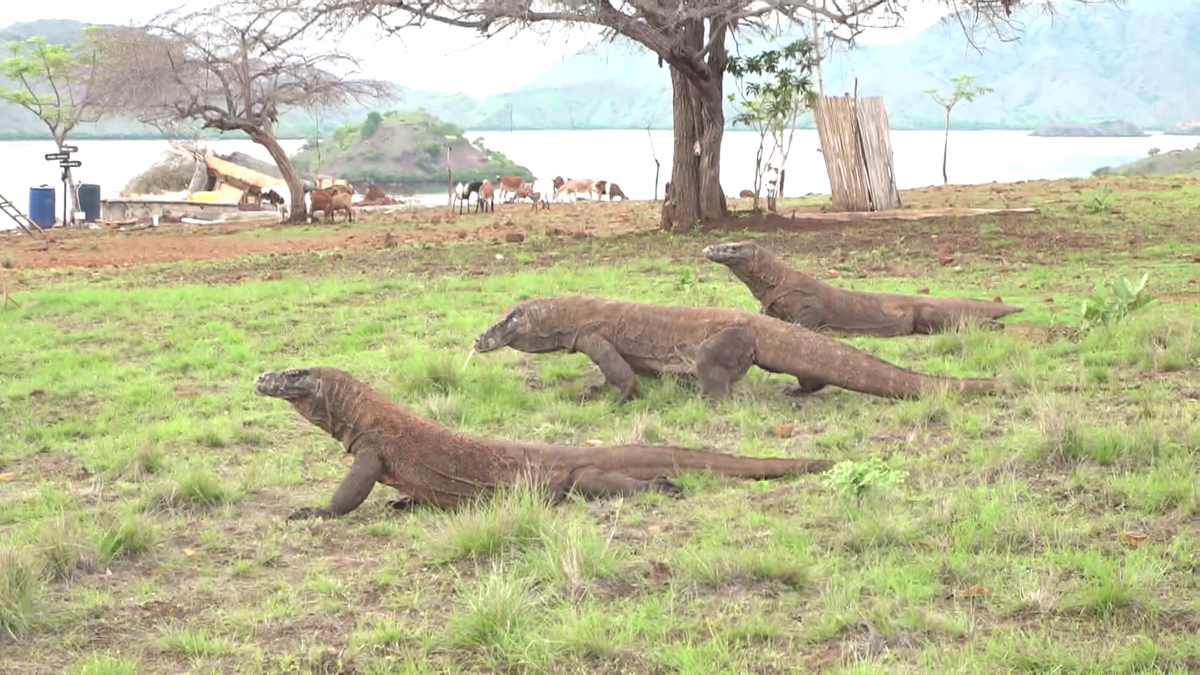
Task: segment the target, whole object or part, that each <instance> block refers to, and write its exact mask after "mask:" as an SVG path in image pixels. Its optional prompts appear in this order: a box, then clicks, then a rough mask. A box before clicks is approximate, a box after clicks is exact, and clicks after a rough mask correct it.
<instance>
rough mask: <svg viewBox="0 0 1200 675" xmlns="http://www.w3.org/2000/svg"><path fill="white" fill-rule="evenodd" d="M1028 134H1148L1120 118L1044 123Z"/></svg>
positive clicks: (1116, 135) (1125, 135)
mask: <svg viewBox="0 0 1200 675" xmlns="http://www.w3.org/2000/svg"><path fill="white" fill-rule="evenodd" d="M1029 135H1030V136H1048V137H1075V136H1079V137H1084V136H1107V137H1118V136H1119V137H1130V136H1146V135H1148V134H1146V132H1144V131H1142V130H1141V129H1139V128H1138V127H1137V125H1136V124H1134V123H1132V122H1126V121H1124V120H1120V121H1113V122H1100V123H1099V124H1083V123H1081V122H1059V123H1054V124H1044V125H1042V126H1040V127H1038V128H1037V129H1034V130H1033V131H1032V132H1031V133H1030V134H1029Z"/></svg>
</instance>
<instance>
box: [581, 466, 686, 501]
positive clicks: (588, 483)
mask: <svg viewBox="0 0 1200 675" xmlns="http://www.w3.org/2000/svg"><path fill="white" fill-rule="evenodd" d="M570 481H571V482H570V483H569V484H568V486H567V487H566V489H565V490H562V491H561V492H559V494H560V495H561V494H565V493H566V492H574V493H576V494H579V495H582V496H583V497H584V498H586V499H596V498H602V497H627V496H630V495H635V494H637V493H639V492H664V493H666V494H669V495H676V496H677V495H681V494H683V488H681V487H679V486H678V485H676V484H674V483H672V482H671V481H670V480H667V478H666V476H659V477H657V478H653V479H651V480H639V479H637V478H630V477H629V476H626V475H625V474H623V473H617V472H615V471H603V470H601V469H596V468H591V467H589V468H584V469H580V470H578V471H576V472H575V473H574V474H573V475H572V476H571V478H570Z"/></svg>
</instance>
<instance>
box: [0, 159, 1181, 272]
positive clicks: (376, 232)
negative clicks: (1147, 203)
mask: <svg viewBox="0 0 1200 675" xmlns="http://www.w3.org/2000/svg"><path fill="white" fill-rule="evenodd" d="M1110 182H1120V183H1121V185H1120V186H1119V189H1120V190H1121V191H1122V192H1130V191H1137V190H1152V189H1159V190H1161V189H1163V188H1164V187H1182V185H1181V184H1180V183H1179V182H1178V181H1175V183H1174V184H1172V185H1170V186H1168V185H1166V184H1165V183H1164V181H1163V180H1161V179H1158V180H1155V179H1123V180H1120V181H1115V180H1114V181H1110ZM1166 182H1170V181H1166ZM1104 187H1105V186H1104V185H1101V184H1100V183H1098V182H1097V181H1095V180H1090V181H1089V180H1079V181H1031V182H1028V183H1014V184H990V185H977V186H950V187H948V188H941V187H932V188H922V189H918V190H905V191H902V192H901V199H902V202H903V207H902V208H901V209H900V210H899V211H896V212H889V213H875V214H845V213H831V212H826V211H825V210H824V209H825V208H826V207H824V206H822V205H821V204H819V203H818V204H813V203H811V201H812V200H806V201H802V202H800V203H790V204H789V203H785V206H784V208H781V209H780V211H781V213H780V214H778V215H769V216H766V217H763V216H759V215H757V214H751V213H749V212H748V207H749V206H750V204H749V202H750V200H746V199H736V200H731V201H730V208H731V209H733V210H735V213H734V214H732V215H731V216H730V217H729V218H728V219H727V220H725V221H723V222H720V223H714V224H711V225H710V226H709V227H708V228H706V230H707V231H709V232H712V231H720V230H731V231H754V232H764V233H770V232H778V233H798V232H824V231H834V230H836V231H838V232H840V233H841V235H842V236H841V237H840V238H839V239H838V240H837V242H836V246H840V247H846V246H853V247H855V248H866V249H870V248H873V247H874V246H876V245H883V244H888V243H893V242H895V241H896V239H897V237H901V236H904V234H905V233H906V232H908V231H910V230H911V228H912V226H913V225H912V223H913V221H914V219H917V220H921V221H925V222H935V223H936V222H953V221H961V220H963V219H972V220H976V219H977V220H981V221H982V220H986V221H988V222H993V223H997V224H999V226H1000V230H1002V234H1003V235H1004V236H1007V237H1010V238H1023V236H1024V235H1025V234H1027V233H1029V232H1030V231H1031V230H1034V229H1036V230H1037V231H1038V235H1039V236H1037V237H1033V238H1028V239H1026V240H1025V241H1022V242H1021V248H1023V249H1029V248H1030V247H1032V248H1033V249H1035V250H1045V251H1052V250H1057V249H1069V248H1076V247H1092V246H1095V245H1097V244H1098V243H1099V237H1098V235H1095V234H1090V233H1088V232H1086V231H1078V230H1074V229H1069V228H1065V227H1062V224H1063V223H1055V224H1054V225H1055V226H1056V227H1054V228H1052V229H1053V231H1050V232H1047V231H1046V229H1045V225H1046V223H1045V220H1046V219H1047V218H1051V219H1054V220H1060V221H1061V220H1062V219H1063V218H1062V217H1063V216H1069V215H1070V214H1072V213H1074V212H1078V213H1081V214H1082V213H1083V207H1084V206H1085V205H1086V195H1085V193H1087V192H1089V191H1098V190H1103V189H1104ZM789 202H795V200H789ZM1022 208H1036V209H1038V210H1039V213H1002V214H988V213H986V212H981V211H979V210H980V209H1022ZM1047 211H1049V213H1047ZM1056 211H1057V213H1056ZM1113 213H1114V214H1115V215H1117V216H1118V217H1120V213H1119V210H1116V209H1114V211H1113ZM658 216H659V205H658V204H657V203H654V202H645V201H640V202H617V203H608V202H603V203H587V202H581V203H575V204H555V205H553V206H552V208H551V210H550V211H548V212H547V211H542V212H535V211H533V210H532V209H531V208H530V207H529V206H528V205H499V206H498V207H497V209H496V211H495V212H494V213H484V214H462V215H459V214H457V213H449V212H448V210H447V209H446V208H445V207H434V208H424V209H418V210H414V211H412V212H407V213H393V214H388V215H381V214H372V213H361V214H360V215H359V218H358V219H356V221H355V222H354V223H344V222H338V223H335V224H333V225H327V224H325V223H323V222H322V223H317V224H314V225H312V226H295V225H280V224H273V223H272V224H236V225H216V226H196V225H191V226H189V225H163V226H160V227H158V228H153V229H143V230H136V231H115V230H104V229H101V230H90V229H89V230H84V229H71V230H64V229H58V230H48V231H46V233H45V236H43V237H31V236H29V235H26V234H24V233H21V232H19V231H9V232H5V233H3V234H0V252H2V253H3V254H4V255H5V256H6V257H7V258H8V259H10V261H11V264H12V266H14V267H17V268H24V269H40V268H57V267H85V268H114V267H115V268H121V267H129V266H135V265H144V264H153V263H168V262H178V261H185V260H215V259H223V258H230V257H241V256H253V255H270V254H276V255H282V254H292V253H305V252H312V251H329V250H345V249H363V248H381V247H392V246H398V245H403V244H443V243H448V242H516V241H523V240H524V239H525V238H526V237H530V236H546V237H552V238H553V237H562V238H575V239H585V238H591V237H610V236H614V235H629V234H637V233H646V232H652V231H654V230H655V229H656V228H657V223H658ZM1066 224H1069V223H1066ZM951 229H954V230H967V232H966V234H965V236H955V235H954V233H953V232H948V233H947V237H945V238H942V239H941V240H940V241H931V242H930V245H931V247H932V248H934V249H940V250H942V254H943V255H953V253H947V251H957V252H964V251H971V250H976V251H978V250H980V249H981V247H990V244H989V243H988V242H986V241H984V240H982V239H980V238H979V237H977V236H971V230H972V228H951ZM826 241H828V242H832V241H833V240H832V239H827V240H826Z"/></svg>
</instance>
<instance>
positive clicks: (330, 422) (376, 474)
mask: <svg viewBox="0 0 1200 675" xmlns="http://www.w3.org/2000/svg"><path fill="white" fill-rule="evenodd" d="M254 387H255V389H256V390H257V391H258V393H259V394H262V395H264V396H270V397H273V398H279V399H283V400H285V401H287V402H288V403H290V404H291V405H292V407H293V408H295V409H296V411H297V412H299V413H300V414H301V415H302V416H303V417H304V418H305V419H307V420H308V421H309V422H312V423H313V424H314V425H316V426H317V427H319V428H321V429H323V430H324V431H325V432H327V433H328V434H329V435H331V436H333V437H334V438H335V439H337V440H338V441H340V442H341V443H342V444H343V445H344V446H345V448H346V452H348V453H349V454H351V455H353V456H354V462H353V464H352V465H351V467H350V471H349V473H348V474H347V475H346V477H345V478H344V479H343V480H342V482H341V484H340V485H338V487H337V489H336V490H335V491H334V493H333V496H332V497H331V498H330V500H329V503H328V504H326V505H325V506H322V507H318V508H304V509H300V510H298V511H296V512H295V513H293V514H291V515H290V516H289V517H288V519H289V520H299V519H305V518H330V517H336V516H341V515H344V514H346V513H349V512H351V511H353V510H354V509H356V508H358V507H359V505H360V504H362V503H363V501H364V500H366V498H367V497H368V496H369V495H370V494H371V490H372V489H373V488H374V487H375V484H376V483H382V484H384V485H387V486H390V487H392V488H395V489H396V490H398V491H400V492H401V493H402V494H403V495H405V497H404V498H403V499H400V500H397V501H394V502H392V505H393V506H394V507H396V508H406V507H409V506H412V505H415V504H418V503H421V504H429V505H432V506H435V507H440V508H452V507H455V506H458V505H459V504H461V503H462V502H464V501H467V500H471V499H475V498H477V497H479V496H482V495H486V494H488V493H490V492H491V491H493V490H494V489H495V488H496V487H498V486H500V485H503V484H511V483H513V482H516V481H518V480H521V479H523V478H525V479H533V481H534V483H535V484H536V485H540V486H543V487H544V488H545V489H546V490H547V491H548V492H549V496H550V498H551V501H553V502H558V501H560V500H561V499H562V498H563V496H565V495H566V494H567V493H571V492H574V493H577V494H581V495H583V496H585V497H607V496H618V495H632V494H635V493H639V492H650V491H654V492H666V493H671V494H678V493H679V492H680V488H679V487H678V486H676V485H675V484H674V483H672V482H671V481H669V480H668V479H667V478H668V477H669V476H674V475H678V474H681V473H688V472H702V471H712V472H713V473H716V474H719V475H723V476H730V477H736V478H752V479H763V478H779V477H783V476H790V475H796V474H806V473H820V472H822V471H825V470H827V469H829V468H830V467H832V466H833V465H834V462H833V461H832V460H828V459H791V458H766V459H759V458H752V457H738V456H736V455H727V454H723V453H717V452H708V451H703V450H689V449H686V448H676V447H670V446H655V445H618V446H612V447H600V448H578V447H570V446H561V445H545V444H535V443H513V442H507V441H501V440H495V439H490V438H481V437H478V436H470V435H467V434H463V433H459V432H457V431H453V430H451V429H447V428H446V427H443V426H441V425H440V424H437V423H436V422H433V421H431V420H428V419H425V418H423V417H420V416H419V415H416V414H415V413H413V412H412V411H411V410H409V409H408V408H406V407H405V406H403V405H400V404H399V403H395V402H393V401H390V400H388V399H387V398H385V397H384V396H383V395H381V394H380V393H379V392H377V391H375V390H374V389H372V388H371V387H369V386H367V385H366V384H365V383H363V382H362V381H360V380H358V379H357V378H355V377H354V376H353V375H351V374H350V373H347V372H346V371H344V370H339V369H337V368H328V367H311V368H290V369H287V370H279V371H272V372H266V373H263V374H261V375H259V376H258V377H257V378H255V380H254Z"/></svg>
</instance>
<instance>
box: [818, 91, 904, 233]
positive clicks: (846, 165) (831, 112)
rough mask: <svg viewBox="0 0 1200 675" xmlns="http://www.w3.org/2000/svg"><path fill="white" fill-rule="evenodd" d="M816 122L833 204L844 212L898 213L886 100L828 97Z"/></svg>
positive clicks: (820, 107) (898, 202) (879, 98)
mask: <svg viewBox="0 0 1200 675" xmlns="http://www.w3.org/2000/svg"><path fill="white" fill-rule="evenodd" d="M814 116H815V118H816V122H817V135H818V136H819V137H820V139H821V154H822V155H823V156H824V158H825V170H826V172H827V173H828V174H829V188H830V199H831V201H832V202H833V206H834V208H835V209H837V210H839V211H880V210H886V209H894V208H899V206H900V193H899V192H898V191H897V190H896V180H895V170H894V168H893V165H892V148H891V137H890V133H889V127H888V119H887V109H886V107H885V106H884V103H883V98H882V97H879V96H873V97H870V98H864V99H855V98H850V97H849V96H825V97H822V98H821V99H820V100H819V101H818V103H817V107H816V110H815V111H814Z"/></svg>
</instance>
